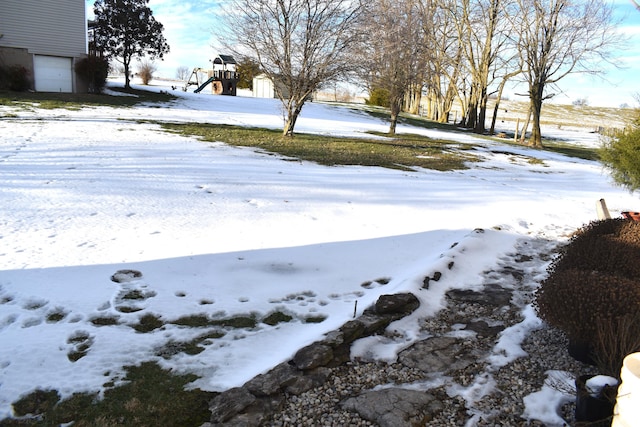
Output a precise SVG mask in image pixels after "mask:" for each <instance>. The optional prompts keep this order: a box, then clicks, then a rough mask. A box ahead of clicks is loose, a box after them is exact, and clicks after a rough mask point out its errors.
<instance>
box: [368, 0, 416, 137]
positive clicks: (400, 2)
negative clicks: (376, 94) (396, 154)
mask: <svg viewBox="0 0 640 427" xmlns="http://www.w3.org/2000/svg"><path fill="white" fill-rule="evenodd" d="M418 6H419V2H418V1H417V0H374V1H370V2H368V4H367V8H366V14H365V16H366V18H365V19H363V21H362V26H361V27H360V28H361V31H362V33H363V34H366V37H365V40H364V42H363V44H362V46H361V49H360V50H359V51H358V54H357V55H356V58H357V61H358V63H359V64H360V67H361V68H360V75H361V77H362V78H363V79H364V80H365V81H367V82H368V85H369V87H370V88H375V89H383V90H385V91H386V92H387V93H388V94H389V104H390V110H391V111H390V125H389V134H390V135H394V134H395V132H396V125H397V123H398V117H399V115H400V112H401V111H402V107H403V105H404V102H405V97H406V95H407V94H408V93H410V91H411V90H413V91H415V90H416V89H415V88H416V87H418V88H419V89H418V90H419V91H422V86H423V83H424V72H425V70H426V65H425V63H426V60H425V59H426V52H427V51H426V45H425V43H424V41H425V40H424V33H423V32H422V24H421V21H420V20H421V14H420V9H419V7H418ZM412 88H413V89H412Z"/></svg>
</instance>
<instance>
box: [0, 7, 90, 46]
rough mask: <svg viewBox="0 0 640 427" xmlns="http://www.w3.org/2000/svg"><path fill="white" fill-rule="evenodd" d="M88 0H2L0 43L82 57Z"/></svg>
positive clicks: (85, 35)
mask: <svg viewBox="0 0 640 427" xmlns="http://www.w3.org/2000/svg"><path fill="white" fill-rule="evenodd" d="M86 27H87V19H86V16H85V0H0V33H1V34H2V35H3V36H2V38H0V46H6V47H14V48H23V49H28V51H29V53H32V54H41V55H51V56H63V57H72V58H75V57H80V56H82V55H84V54H85V53H86V52H87V30H86Z"/></svg>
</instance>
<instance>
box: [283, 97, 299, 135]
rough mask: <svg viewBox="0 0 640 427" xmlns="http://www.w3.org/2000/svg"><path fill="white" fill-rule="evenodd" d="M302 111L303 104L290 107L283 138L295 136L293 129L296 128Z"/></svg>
mask: <svg viewBox="0 0 640 427" xmlns="http://www.w3.org/2000/svg"><path fill="white" fill-rule="evenodd" d="M300 111H302V104H297V105H295V106H293V105H290V106H289V108H288V109H287V118H286V120H285V122H284V128H283V130H282V136H289V137H292V136H293V129H294V128H295V127H296V122H297V121H298V116H299V115H300Z"/></svg>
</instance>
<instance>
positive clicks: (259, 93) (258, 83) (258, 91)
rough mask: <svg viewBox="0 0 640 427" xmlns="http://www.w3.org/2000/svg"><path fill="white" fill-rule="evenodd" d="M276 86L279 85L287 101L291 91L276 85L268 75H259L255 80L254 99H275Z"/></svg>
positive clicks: (281, 85)
mask: <svg viewBox="0 0 640 427" xmlns="http://www.w3.org/2000/svg"><path fill="white" fill-rule="evenodd" d="M276 84H279V85H280V86H279V88H280V93H282V94H283V97H284V98H285V99H287V98H288V97H289V90H288V89H287V88H286V87H285V86H284V85H283V84H281V83H274V82H273V80H272V79H270V78H269V77H268V76H267V75H266V74H264V73H263V74H258V75H257V76H255V77H254V78H253V97H254V98H275V97H276Z"/></svg>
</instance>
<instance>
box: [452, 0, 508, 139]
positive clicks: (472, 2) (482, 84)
mask: <svg viewBox="0 0 640 427" xmlns="http://www.w3.org/2000/svg"><path fill="white" fill-rule="evenodd" d="M508 3H509V0H447V1H446V3H445V4H446V7H447V9H448V11H449V13H450V14H451V15H452V19H453V20H454V21H455V23H456V28H457V34H458V38H459V43H460V46H461V48H462V52H463V54H464V62H463V63H461V65H464V66H465V68H466V74H467V75H468V76H469V88H468V93H467V94H466V95H467V96H466V102H467V106H466V109H465V112H466V114H465V117H464V118H463V122H462V125H463V126H465V127H468V128H471V129H473V130H474V132H476V133H484V131H485V118H486V111H487V101H488V99H489V86H490V85H491V83H492V79H493V76H494V74H493V73H492V70H493V69H495V66H494V64H495V62H496V60H497V59H498V57H499V55H500V53H501V51H502V50H503V49H504V48H505V46H507V44H506V41H507V40H508V38H507V37H506V31H505V28H506V25H505V19H504V18H503V17H504V11H505V4H508Z"/></svg>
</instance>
